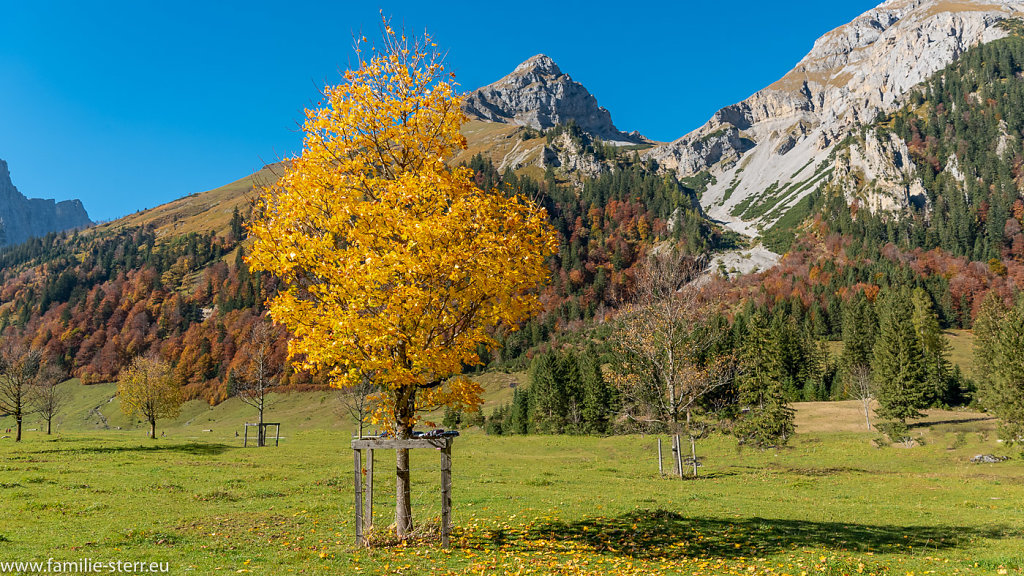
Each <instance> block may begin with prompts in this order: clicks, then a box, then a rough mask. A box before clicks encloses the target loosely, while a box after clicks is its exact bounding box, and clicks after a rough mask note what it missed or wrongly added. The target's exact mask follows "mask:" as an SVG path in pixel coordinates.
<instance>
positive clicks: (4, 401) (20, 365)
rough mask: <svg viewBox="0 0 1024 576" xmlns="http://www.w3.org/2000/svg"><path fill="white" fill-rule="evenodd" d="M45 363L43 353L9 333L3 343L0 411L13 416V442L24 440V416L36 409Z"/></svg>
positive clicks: (0, 347)
mask: <svg viewBox="0 0 1024 576" xmlns="http://www.w3.org/2000/svg"><path fill="white" fill-rule="evenodd" d="M40 366H42V354H40V352H39V351H38V350H33V349H30V348H28V346H26V345H25V344H24V343H23V342H22V340H21V338H20V337H18V336H17V335H12V334H11V333H10V332H8V335H7V337H6V338H5V339H4V340H3V342H2V343H0V412H5V413H7V414H10V415H11V416H13V417H14V422H15V426H16V428H17V430H16V432H15V437H14V441H15V442H21V429H22V424H23V423H24V420H25V417H26V416H28V415H29V414H31V413H32V412H33V411H34V410H35V408H36V403H35V402H36V394H37V392H38V389H37V387H36V385H35V384H36V379H37V377H38V376H39V369H40Z"/></svg>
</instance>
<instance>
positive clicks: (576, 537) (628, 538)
mask: <svg viewBox="0 0 1024 576" xmlns="http://www.w3.org/2000/svg"><path fill="white" fill-rule="evenodd" d="M1008 533H1009V528H1003V527H991V528H985V529H980V528H975V527H964V526H884V525H867V524H852V523H842V522H804V521H798V520H782V519H767V518H757V517H754V518H737V519H732V520H729V519H723V518H707V517H696V518H689V517H686V516H683V515H681V514H677V513H675V512H669V511H665V510H653V511H650V510H641V511H636V512H632V513H629V514H625V515H622V516H617V517H614V518H603V517H595V518H588V519H584V520H580V521H577V522H559V521H553V522H546V523H542V524H536V525H534V526H533V527H532V528H531V529H530V530H529V531H528V532H527V533H526V535H525V538H524V539H523V540H522V542H521V543H522V545H523V546H526V547H528V546H529V545H530V540H548V541H552V540H554V541H570V542H574V543H577V544H580V545H584V546H588V547H591V548H593V549H594V550H596V551H597V552H604V553H608V554H618V555H627V556H631V557H634V558H645V559H652V560H672V559H682V558H693V557H714V558H738V557H750V556H757V555H770V554H776V553H781V552H786V551H791V550H793V549H794V548H801V547H818V548H822V547H823V548H829V549H832V550H842V551H850V552H859V553H864V552H874V553H892V552H900V551H908V550H910V549H911V548H910V547H913V548H912V549H913V550H915V551H917V550H922V549H927V550H943V549H951V548H957V547H960V546H961V545H963V544H964V543H966V542H968V541H970V540H971V539H974V538H978V537H982V538H993V539H998V538H1003V537H1005V536H1006V535H1007V534H1008ZM509 544H511V545H512V546H516V541H515V540H513V539H510V541H509Z"/></svg>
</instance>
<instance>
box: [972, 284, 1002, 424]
mask: <svg viewBox="0 0 1024 576" xmlns="http://www.w3.org/2000/svg"><path fill="white" fill-rule="evenodd" d="M1006 313H1007V309H1006V306H1005V305H1004V304H1003V300H1002V298H1000V297H999V295H998V294H997V293H996V292H994V291H989V293H988V294H986V295H985V298H984V299H983V300H982V301H981V308H980V309H979V310H978V317H977V318H976V319H975V320H974V374H975V376H976V377H977V378H978V380H979V381H980V382H981V384H982V386H981V388H980V390H979V391H980V392H981V393H982V394H985V393H986V391H987V390H988V389H989V387H988V386H987V384H988V380H989V379H990V378H991V377H992V368H993V366H994V365H995V361H996V353H997V341H998V338H999V329H1000V324H1002V322H1003V318H1005V317H1006ZM983 404H984V402H983Z"/></svg>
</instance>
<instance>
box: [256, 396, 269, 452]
mask: <svg viewBox="0 0 1024 576" xmlns="http://www.w3.org/2000/svg"><path fill="white" fill-rule="evenodd" d="M256 430H257V431H258V432H257V433H256V447H257V448H262V447H264V446H266V445H267V434H266V429H265V428H264V427H263V403H262V399H261V402H260V420H259V426H258V427H257V428H256Z"/></svg>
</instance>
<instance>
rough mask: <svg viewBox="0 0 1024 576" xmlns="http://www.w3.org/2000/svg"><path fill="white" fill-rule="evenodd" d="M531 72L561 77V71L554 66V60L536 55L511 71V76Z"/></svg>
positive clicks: (542, 55) (556, 65)
mask: <svg viewBox="0 0 1024 576" xmlns="http://www.w3.org/2000/svg"><path fill="white" fill-rule="evenodd" d="M531 72H532V73H534V74H542V75H547V76H561V75H562V70H561V69H559V68H558V64H555V61H554V60H552V59H551V58H550V57H549V56H546V55H544V54H537V55H536V56H533V57H532V58H528V59H526V60H525V61H524V62H523V63H522V64H520V65H519V66H516V69H515V70H513V71H512V73H513V74H528V73H531Z"/></svg>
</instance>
